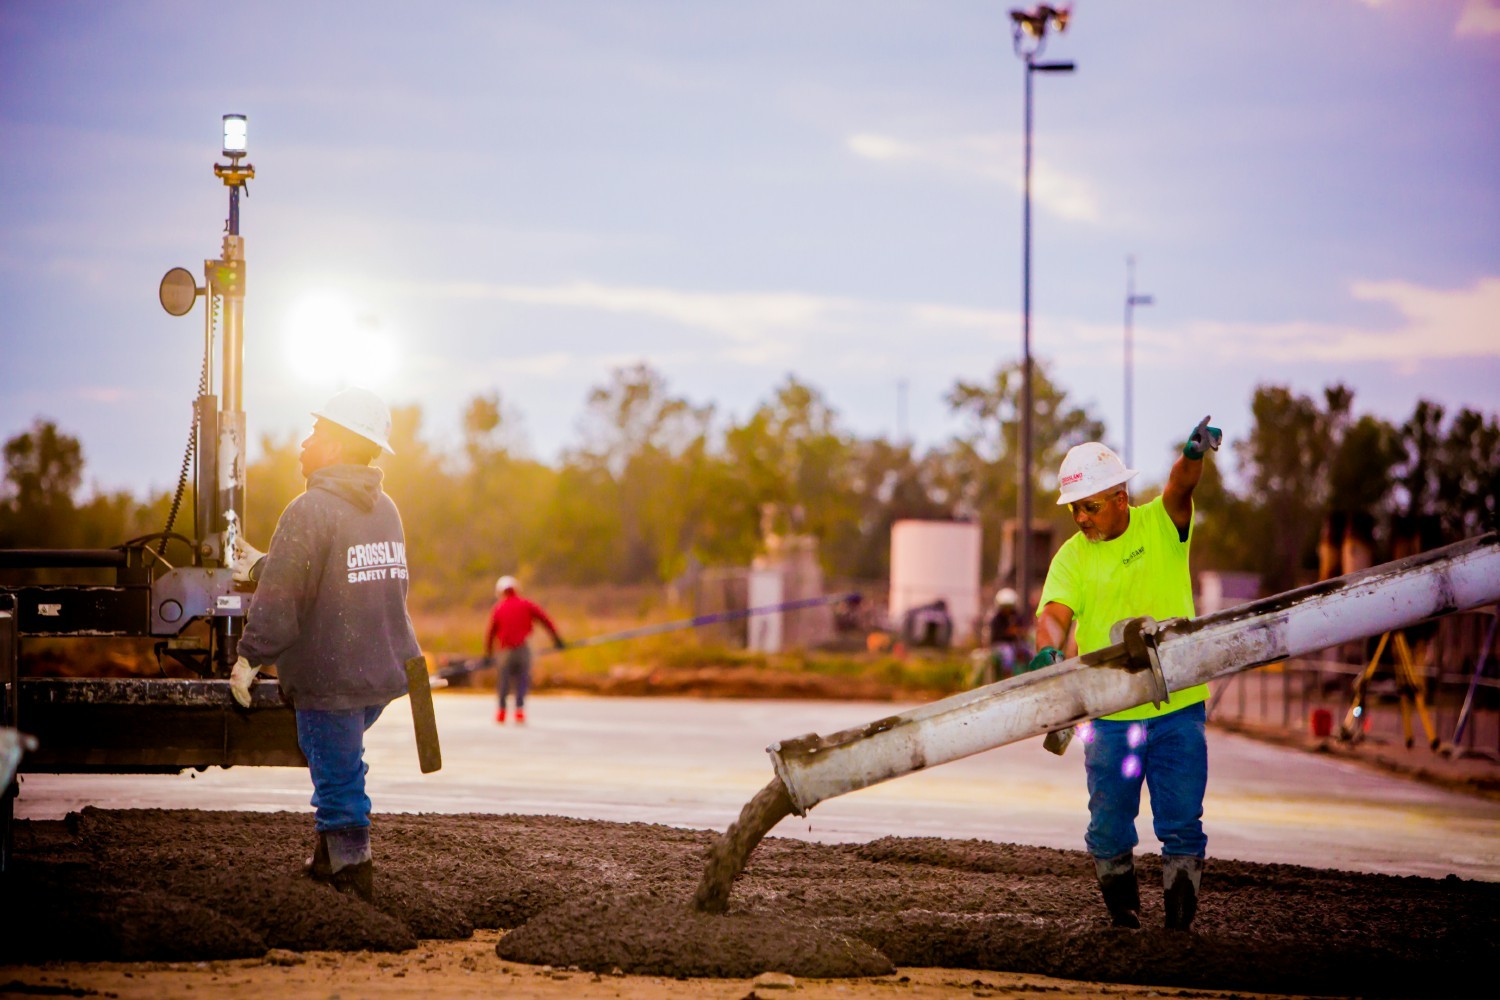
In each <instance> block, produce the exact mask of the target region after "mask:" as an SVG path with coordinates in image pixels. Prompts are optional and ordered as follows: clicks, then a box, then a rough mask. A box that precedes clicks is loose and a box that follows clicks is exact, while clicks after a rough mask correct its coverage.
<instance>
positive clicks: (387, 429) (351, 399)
mask: <svg viewBox="0 0 1500 1000" xmlns="http://www.w3.org/2000/svg"><path fill="white" fill-rule="evenodd" d="M313 416H315V417H322V418H323V419H324V420H327V421H330V422H332V423H335V424H338V425H339V426H340V427H342V428H344V429H345V430H348V431H353V432H354V433H355V434H358V435H359V436H360V437H362V438H364V439H365V440H366V441H369V442H370V443H371V444H377V445H379V446H380V450H381V451H383V452H385V453H386V454H387V455H394V454H396V453H395V452H394V451H392V450H391V442H390V437H391V409H390V407H388V406H386V405H385V400H383V399H381V398H380V397H379V396H377V395H375V394H374V393H373V392H371V391H370V390H369V389H362V388H360V387H359V386H357V385H354V386H350V387H349V388H347V389H344V390H343V391H341V392H338V393H335V394H334V396H333V398H332V399H330V400H329V401H328V402H326V403H324V404H323V408H322V409H321V410H313Z"/></svg>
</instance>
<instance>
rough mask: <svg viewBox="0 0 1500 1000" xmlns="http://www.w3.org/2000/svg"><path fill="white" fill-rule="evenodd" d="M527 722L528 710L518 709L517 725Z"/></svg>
mask: <svg viewBox="0 0 1500 1000" xmlns="http://www.w3.org/2000/svg"><path fill="white" fill-rule="evenodd" d="M525 721H526V709H524V708H518V709H516V725H518V726H519V725H521V724H522V723H523V722H525Z"/></svg>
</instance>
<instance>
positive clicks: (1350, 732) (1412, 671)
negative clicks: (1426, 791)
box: [1339, 632, 1439, 750]
mask: <svg viewBox="0 0 1500 1000" xmlns="http://www.w3.org/2000/svg"><path fill="white" fill-rule="evenodd" d="M1392 635H1394V636H1395V637H1396V638H1395V640H1394V641H1393V642H1391V647H1392V648H1393V649H1394V650H1395V654H1396V665H1395V667H1394V673H1395V679H1396V692H1397V695H1398V696H1399V698H1400V702H1401V734H1402V735H1403V736H1404V737H1406V747H1407V749H1408V750H1409V749H1411V745H1412V731H1411V716H1412V710H1413V708H1415V710H1416V714H1417V717H1418V718H1419V719H1421V720H1422V729H1423V731H1424V732H1426V733H1427V745H1428V746H1429V747H1431V748H1432V749H1433V750H1436V749H1437V748H1438V742H1439V741H1438V736H1437V730H1436V729H1435V728H1434V727H1433V725H1432V716H1431V714H1430V713H1429V712H1428V711H1427V696H1426V695H1425V694H1424V693H1423V690H1422V689H1423V685H1424V681H1425V678H1424V677H1423V676H1422V675H1421V674H1420V673H1418V672H1417V664H1416V657H1414V656H1413V655H1412V651H1411V645H1410V643H1408V642H1407V641H1406V633H1405V632H1386V633H1384V634H1383V635H1381V637H1380V641H1379V642H1378V643H1376V644H1375V655H1374V656H1372V657H1370V665H1369V666H1368V667H1366V668H1365V669H1364V671H1363V672H1361V673H1360V675H1359V678H1358V679H1357V680H1355V682H1354V700H1353V701H1352V702H1350V703H1349V711H1348V712H1346V713H1344V721H1343V722H1342V723H1341V724H1340V725H1339V739H1341V740H1344V741H1346V742H1351V743H1352V742H1358V741H1359V740H1360V739H1362V738H1363V736H1364V722H1365V698H1366V696H1367V695H1368V693H1369V687H1370V681H1371V680H1372V679H1374V677H1375V674H1376V671H1377V670H1378V669H1379V668H1380V656H1381V654H1382V653H1384V652H1385V646H1386V642H1387V641H1389V640H1390V639H1391V636H1392Z"/></svg>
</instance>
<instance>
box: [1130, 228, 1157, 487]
mask: <svg viewBox="0 0 1500 1000" xmlns="http://www.w3.org/2000/svg"><path fill="white" fill-rule="evenodd" d="M1151 303H1152V299H1151V296H1149V295H1137V294H1135V255H1134V254H1132V255H1130V256H1128V257H1126V258H1125V466H1126V468H1131V467H1133V466H1134V465H1135V454H1134V452H1135V437H1134V436H1133V435H1132V433H1131V430H1130V425H1131V418H1132V417H1133V415H1134V406H1133V404H1132V403H1131V399H1130V383H1131V381H1132V373H1131V339H1132V338H1133V336H1134V333H1135V307H1136V306H1149V305H1151Z"/></svg>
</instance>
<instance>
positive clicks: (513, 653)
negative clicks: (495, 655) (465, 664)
mask: <svg viewBox="0 0 1500 1000" xmlns="http://www.w3.org/2000/svg"><path fill="white" fill-rule="evenodd" d="M512 685H514V687H515V689H516V711H518V712H519V711H520V710H521V709H523V708H525V707H526V691H527V689H528V688H530V687H531V647H530V646H516V647H514V648H512V649H505V650H501V651H500V680H499V683H498V684H496V689H497V691H498V692H499V695H500V707H501V708H504V707H505V702H506V700H507V699H508V698H509V697H510V690H511V687H512Z"/></svg>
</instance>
